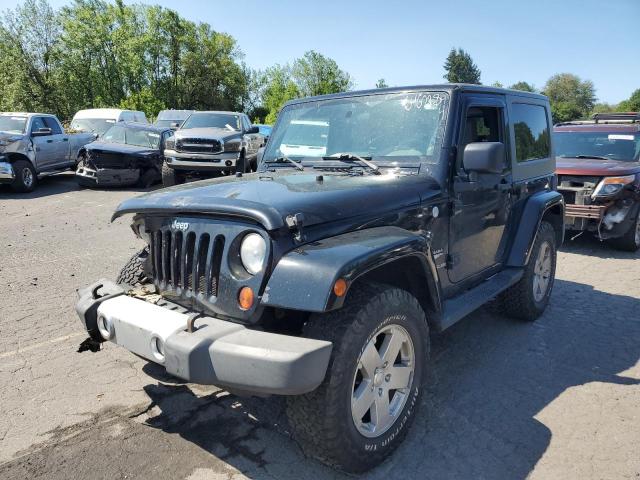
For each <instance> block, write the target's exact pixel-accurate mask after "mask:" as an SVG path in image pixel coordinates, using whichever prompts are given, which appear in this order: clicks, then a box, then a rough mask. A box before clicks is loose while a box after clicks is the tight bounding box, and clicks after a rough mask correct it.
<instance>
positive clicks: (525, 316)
mask: <svg viewBox="0 0 640 480" xmlns="http://www.w3.org/2000/svg"><path fill="white" fill-rule="evenodd" d="M557 256H558V252H557V249H556V235H555V231H554V229H553V226H552V225H551V224H550V223H549V222H545V221H543V222H542V223H541V224H540V228H539V229H538V233H537V235H536V240H535V242H534V244H533V248H532V249H531V258H530V259H529V263H528V265H527V266H526V267H525V270H524V275H523V276H522V278H521V279H520V280H519V281H518V283H516V284H515V285H513V286H512V287H510V288H509V289H507V290H506V291H505V292H503V293H502V294H501V295H500V297H499V302H500V305H501V309H502V311H503V312H504V313H505V314H507V315H508V316H510V317H513V318H518V319H520V320H525V321H528V322H533V321H534V320H536V319H537V318H538V317H539V316H540V315H542V312H544V310H545V308H546V307H547V304H548V303H549V297H550V296H551V290H552V289H553V283H554V280H555V277H556V261H557Z"/></svg>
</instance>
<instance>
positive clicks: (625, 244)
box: [609, 202, 640, 252]
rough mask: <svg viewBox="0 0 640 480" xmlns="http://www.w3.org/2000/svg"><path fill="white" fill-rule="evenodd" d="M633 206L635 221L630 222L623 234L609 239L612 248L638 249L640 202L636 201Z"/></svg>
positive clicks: (627, 250) (639, 241)
mask: <svg viewBox="0 0 640 480" xmlns="http://www.w3.org/2000/svg"><path fill="white" fill-rule="evenodd" d="M635 208H636V211H635V222H631V225H629V229H628V230H627V231H626V232H625V233H624V235H622V236H621V237H618V238H612V239H610V240H609V244H610V245H611V246H612V247H613V248H616V249H618V250H623V251H625V252H635V251H637V250H638V249H640V202H637V203H636V205H635Z"/></svg>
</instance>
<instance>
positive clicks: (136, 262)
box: [116, 247, 149, 287]
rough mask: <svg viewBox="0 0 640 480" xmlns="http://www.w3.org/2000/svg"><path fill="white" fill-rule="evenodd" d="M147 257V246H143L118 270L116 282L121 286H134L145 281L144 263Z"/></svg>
mask: <svg viewBox="0 0 640 480" xmlns="http://www.w3.org/2000/svg"><path fill="white" fill-rule="evenodd" d="M148 257H149V247H145V248H143V249H142V250H140V251H139V252H137V253H135V254H134V255H133V256H132V257H131V258H130V259H129V261H128V262H127V263H126V264H125V265H124V267H122V270H120V273H119V274H118V278H117V279H116V283H117V284H118V285H122V286H123V287H135V286H137V285H142V284H144V283H147V274H146V272H145V268H144V265H145V262H146V261H147V258H148Z"/></svg>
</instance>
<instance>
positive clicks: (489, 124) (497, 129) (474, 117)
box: [458, 107, 508, 171]
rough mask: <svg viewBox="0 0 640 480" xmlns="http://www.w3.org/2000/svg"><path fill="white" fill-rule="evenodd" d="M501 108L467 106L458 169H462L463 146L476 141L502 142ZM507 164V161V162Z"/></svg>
mask: <svg viewBox="0 0 640 480" xmlns="http://www.w3.org/2000/svg"><path fill="white" fill-rule="evenodd" d="M502 119H503V115H502V108H498V107H469V109H468V110H467V113H466V115H465V121H464V132H463V135H464V136H463V139H462V145H461V148H460V149H459V154H458V170H459V171H460V170H462V156H463V153H464V147H466V146H467V145H468V144H469V143H476V142H503V143H504V126H503V120H502ZM507 165H508V162H507Z"/></svg>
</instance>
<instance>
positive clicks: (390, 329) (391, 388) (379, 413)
mask: <svg viewBox="0 0 640 480" xmlns="http://www.w3.org/2000/svg"><path fill="white" fill-rule="evenodd" d="M414 371H415V351H414V348H413V342H412V341H411V337H410V336H409V333H408V332H407V330H405V329H404V328H403V327H401V326H400V325H395V324H392V325H386V326H384V327H382V328H381V329H380V330H378V331H377V332H376V333H375V335H373V337H371V340H370V341H369V343H367V345H366V347H365V348H364V350H362V352H361V354H360V358H358V365H357V369H356V372H355V375H354V379H353V388H352V393H351V416H352V418H353V423H354V424H355V426H356V428H357V429H358V432H360V433H361V434H362V435H363V436H365V437H369V438H374V437H379V436H380V435H382V434H383V433H384V432H386V431H387V430H389V428H391V426H392V425H393V424H394V423H395V422H396V420H397V419H398V417H399V416H400V413H401V412H402V409H403V408H404V405H405V403H406V402H407V399H408V398H409V392H410V391H411V386H412V384H413V376H414Z"/></svg>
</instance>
